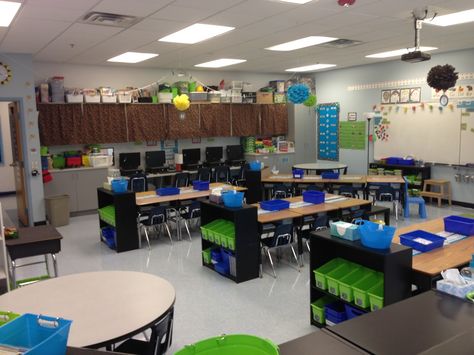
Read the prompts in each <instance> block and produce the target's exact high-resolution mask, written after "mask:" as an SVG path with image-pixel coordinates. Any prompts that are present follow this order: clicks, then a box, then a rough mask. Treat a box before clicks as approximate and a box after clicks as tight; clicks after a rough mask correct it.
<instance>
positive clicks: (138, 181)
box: [128, 173, 148, 192]
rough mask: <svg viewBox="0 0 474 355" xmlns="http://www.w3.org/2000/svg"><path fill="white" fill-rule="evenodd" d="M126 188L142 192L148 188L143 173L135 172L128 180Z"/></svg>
mask: <svg viewBox="0 0 474 355" xmlns="http://www.w3.org/2000/svg"><path fill="white" fill-rule="evenodd" d="M128 189H129V190H130V191H133V192H144V191H147V190H148V180H147V178H146V175H145V174H143V173H136V174H133V175H132V176H130V179H129V180H128Z"/></svg>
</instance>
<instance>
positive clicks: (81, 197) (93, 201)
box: [44, 168, 107, 212]
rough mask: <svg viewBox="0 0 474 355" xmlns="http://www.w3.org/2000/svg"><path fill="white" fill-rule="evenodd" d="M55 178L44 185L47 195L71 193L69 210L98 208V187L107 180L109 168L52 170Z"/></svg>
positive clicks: (77, 210) (78, 210)
mask: <svg viewBox="0 0 474 355" xmlns="http://www.w3.org/2000/svg"><path fill="white" fill-rule="evenodd" d="M51 175H52V176H53V180H52V181H51V182H49V183H47V184H45V185H44V195H45V197H50V196H57V195H69V212H81V211H90V210H95V209H97V190H96V189H97V187H100V186H102V184H103V182H104V181H106V180H107V168H100V169H87V168H84V169H79V170H69V171H68V170H61V171H53V172H51Z"/></svg>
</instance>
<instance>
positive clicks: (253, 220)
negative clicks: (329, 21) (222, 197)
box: [201, 201, 260, 283]
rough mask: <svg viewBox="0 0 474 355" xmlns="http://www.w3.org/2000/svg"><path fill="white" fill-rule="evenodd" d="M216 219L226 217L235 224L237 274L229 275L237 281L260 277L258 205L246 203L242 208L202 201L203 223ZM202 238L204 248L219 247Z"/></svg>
mask: <svg viewBox="0 0 474 355" xmlns="http://www.w3.org/2000/svg"><path fill="white" fill-rule="evenodd" d="M216 219H225V220H228V221H231V222H233V223H234V225H235V250H234V251H233V253H234V255H235V262H236V275H235V277H233V276H231V275H229V276H228V277H229V278H230V279H231V280H233V281H235V282H237V283H240V282H244V281H248V280H251V279H255V278H257V277H259V269H260V241H259V237H258V233H257V230H258V229H257V207H255V206H249V205H244V206H243V207H242V208H227V207H224V206H223V205H218V204H215V203H212V202H207V201H203V202H201V225H206V224H208V223H210V222H212V221H213V220H216ZM201 240H202V250H205V249H207V248H210V247H218V246H217V245H216V244H214V243H212V242H210V241H208V240H204V239H201ZM203 265H204V266H206V264H204V262H203Z"/></svg>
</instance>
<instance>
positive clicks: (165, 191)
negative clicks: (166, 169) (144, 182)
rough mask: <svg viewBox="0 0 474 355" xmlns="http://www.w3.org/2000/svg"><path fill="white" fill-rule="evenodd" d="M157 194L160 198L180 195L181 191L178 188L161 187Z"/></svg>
mask: <svg viewBox="0 0 474 355" xmlns="http://www.w3.org/2000/svg"><path fill="white" fill-rule="evenodd" d="M156 194H157V195H160V196H171V195H179V189H178V188H177V187H161V188H159V189H157V190H156Z"/></svg>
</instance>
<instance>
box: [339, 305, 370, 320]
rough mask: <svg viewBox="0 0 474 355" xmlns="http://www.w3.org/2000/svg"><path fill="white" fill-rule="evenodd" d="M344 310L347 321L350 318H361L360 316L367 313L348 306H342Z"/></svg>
mask: <svg viewBox="0 0 474 355" xmlns="http://www.w3.org/2000/svg"><path fill="white" fill-rule="evenodd" d="M344 308H345V309H346V317H347V320H349V319H352V318H355V317H358V316H361V315H363V314H366V313H367V312H364V311H363V310H361V309H358V308H355V307H352V306H350V305H348V304H344Z"/></svg>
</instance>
